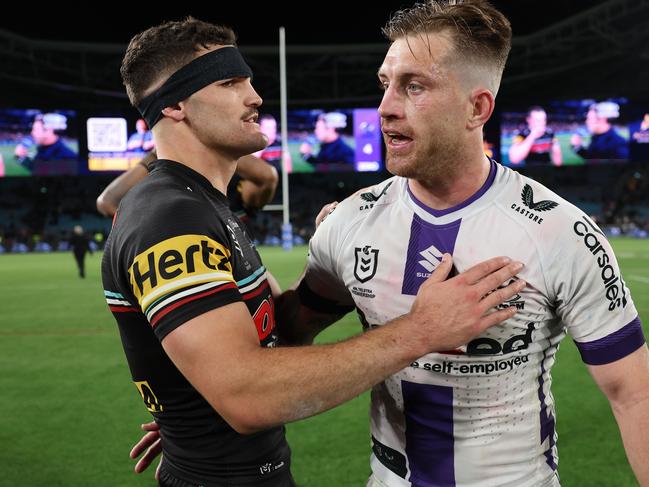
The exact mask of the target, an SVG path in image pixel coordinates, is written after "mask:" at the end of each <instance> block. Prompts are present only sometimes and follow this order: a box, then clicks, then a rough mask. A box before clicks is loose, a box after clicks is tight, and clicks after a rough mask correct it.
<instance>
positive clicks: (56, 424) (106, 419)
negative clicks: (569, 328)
mask: <svg viewBox="0 0 649 487" xmlns="http://www.w3.org/2000/svg"><path fill="white" fill-rule="evenodd" d="M614 247H615V249H616V251H617V255H618V257H619V260H620V263H621V266H622V269H623V273H624V277H625V279H626V282H627V284H628V285H629V287H630V288H631V290H632V293H633V296H634V300H635V303H636V306H637V307H638V309H639V311H640V315H641V316H642V318H643V320H644V322H645V324H646V323H648V322H649V241H637V240H615V241H614ZM261 252H262V256H263V258H264V261H265V262H266V264H267V266H268V267H269V268H270V269H271V271H272V272H273V273H274V274H275V275H276V276H277V278H278V279H279V281H280V282H281V283H282V285H283V286H286V285H287V284H289V283H290V282H291V281H293V280H294V279H295V278H296V277H297V276H298V275H299V273H300V272H301V270H302V265H303V261H304V255H305V253H306V250H305V248H298V249H296V250H294V251H293V252H291V253H286V252H283V251H282V250H280V249H266V248H263V249H261ZM99 262H100V256H99V255H97V254H95V255H94V256H90V257H89V258H88V260H87V264H88V267H89V270H88V278H87V279H85V280H81V279H79V278H78V277H77V275H76V269H75V265H74V260H73V258H72V255H71V254H26V255H2V256H0V279H1V281H0V282H2V284H1V287H2V292H1V293H0V296H2V297H1V298H0V303H1V310H2V311H1V313H0V486H7V487H9V486H11V487H14V486H30V487H31V486H47V487H56V486H61V487H62V486H65V487H69V486H107V487H108V486H111V487H112V486H153V485H155V481H154V480H153V473H152V472H151V473H149V472H147V473H145V474H143V475H140V476H137V475H136V474H134V473H132V462H131V461H130V460H129V458H128V452H129V450H130V447H131V445H132V444H133V443H134V442H135V441H136V440H137V439H138V438H139V437H140V432H139V429H138V426H139V424H140V423H141V422H144V421H148V420H149V418H150V417H149V415H148V413H147V412H146V410H145V409H144V406H143V405H142V402H141V400H140V397H139V395H138V393H137V391H136V389H135V387H134V386H133V385H132V383H131V380H130V375H129V372H128V368H127V366H126V360H125V358H124V354H123V352H122V348H121V344H120V341H119V336H118V333H117V328H116V325H115V322H114V320H113V318H112V316H111V315H110V313H109V312H108V310H107V308H106V304H105V302H104V300H103V292H102V286H101V283H100V277H99ZM358 331H360V326H359V325H358V323H357V320H356V318H355V316H354V315H351V314H350V315H348V316H347V317H346V318H345V319H344V320H343V321H341V322H340V323H338V324H337V325H335V326H333V327H331V328H330V329H329V330H327V331H326V332H325V333H324V334H323V336H322V337H321V340H322V341H332V340H338V339H341V338H343V337H345V336H349V335H350V334H354V333H357V332H358ZM554 378H555V384H554V393H555V397H556V401H557V415H558V418H557V422H558V431H559V450H560V452H561V462H560V467H559V470H560V473H561V477H562V484H563V485H564V486H567V487H572V486H576V487H583V486H588V487H598V486H601V487H626V486H634V485H636V483H635V481H634V480H633V475H632V473H631V470H630V468H629V466H628V464H627V461H626V459H625V456H624V451H623V449H622V446H621V441H620V439H619V434H618V432H617V427H616V425H615V422H614V420H613V417H612V415H611V413H610V409H609V407H608V404H607V401H606V399H605V398H604V397H603V395H602V394H601V393H600V392H599V391H598V390H597V389H596V388H595V386H594V384H593V382H592V380H591V379H590V377H589V376H588V373H587V371H586V367H585V366H584V365H583V364H582V362H581V360H580V358H579V355H578V353H577V351H576V348H575V347H574V345H573V344H572V342H571V341H570V340H569V339H567V340H565V341H564V344H563V346H562V348H561V350H560V352H559V356H558V364H557V366H556V367H555V369H554ZM367 409H368V395H367V394H364V395H363V396H361V397H359V398H357V399H355V400H354V401H351V402H349V403H347V404H345V405H344V406H341V407H339V408H337V409H334V410H332V411H329V412H328V413H325V414H322V415H320V416H318V417H314V418H311V419H309V420H306V421H302V422H298V423H294V424H290V425H289V426H288V437H289V441H290V443H291V447H292V449H293V465H294V468H293V471H294V475H295V477H296V480H297V481H298V484H299V485H300V486H303V487H338V486H350V487H353V486H362V485H364V481H365V480H366V478H367V475H368V473H369V465H368V456H369V434H368V419H367Z"/></svg>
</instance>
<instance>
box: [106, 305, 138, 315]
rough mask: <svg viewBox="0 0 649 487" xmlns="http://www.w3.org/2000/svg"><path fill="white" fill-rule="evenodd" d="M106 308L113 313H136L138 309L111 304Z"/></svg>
mask: <svg viewBox="0 0 649 487" xmlns="http://www.w3.org/2000/svg"><path fill="white" fill-rule="evenodd" d="M108 308H109V309H110V310H111V311H112V312H113V313H133V312H135V313H137V312H138V311H140V310H139V309H137V308H133V307H126V306H111V305H108Z"/></svg>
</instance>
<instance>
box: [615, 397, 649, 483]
mask: <svg viewBox="0 0 649 487" xmlns="http://www.w3.org/2000/svg"><path fill="white" fill-rule="evenodd" d="M611 406H612V408H613V414H615V419H616V420H617V423H618V426H619V427H620V433H621V435H622V441H623V442H624V449H625V451H626V455H627V458H628V459H629V463H630V464H631V468H633V472H634V473H635V476H636V478H637V479H638V482H639V484H640V485H641V486H642V487H649V443H647V438H649V392H648V393H647V394H645V395H644V397H641V398H634V399H633V400H629V401H625V404H615V403H612V404H611Z"/></svg>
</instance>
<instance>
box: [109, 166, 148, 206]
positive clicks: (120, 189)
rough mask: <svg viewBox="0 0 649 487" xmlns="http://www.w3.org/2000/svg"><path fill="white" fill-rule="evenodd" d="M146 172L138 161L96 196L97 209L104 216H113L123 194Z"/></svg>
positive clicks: (144, 175)
mask: <svg viewBox="0 0 649 487" xmlns="http://www.w3.org/2000/svg"><path fill="white" fill-rule="evenodd" d="M147 174H148V171H147V168H146V167H145V166H144V165H143V164H141V163H138V164H136V165H135V166H133V167H132V168H131V169H129V170H128V171H127V172H125V173H124V174H122V175H120V176H119V177H117V178H116V179H115V180H114V181H113V182H111V183H110V184H109V185H108V187H107V188H106V189H105V190H104V191H103V192H102V193H101V194H100V195H99V197H98V198H97V210H98V211H99V212H100V213H101V214H103V215H105V216H113V215H114V214H115V212H116V211H117V207H118V206H119V202H120V201H121V200H122V198H123V197H124V195H125V194H126V193H128V191H129V190H130V189H131V188H132V187H133V186H135V185H136V184H137V183H139V182H140V181H141V180H143V179H144V178H145V177H146V176H147Z"/></svg>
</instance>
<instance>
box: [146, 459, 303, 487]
mask: <svg viewBox="0 0 649 487" xmlns="http://www.w3.org/2000/svg"><path fill="white" fill-rule="evenodd" d="M158 485H159V486H160V487H245V486H250V487H253V486H254V487H296V484H295V481H294V480H293V476H292V475H291V472H290V470H289V471H287V472H282V473H281V474H279V475H273V476H272V477H270V478H268V479H263V478H262V479H259V480H255V481H254V483H249V482H244V483H242V482H239V481H237V480H236V479H235V480H224V481H223V482H216V483H211V482H210V483H201V484H194V483H191V482H187V481H185V480H181V479H179V478H177V477H174V476H173V475H172V474H171V473H169V471H168V470H167V469H165V466H164V462H163V463H162V466H161V467H160V480H159V482H158Z"/></svg>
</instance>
